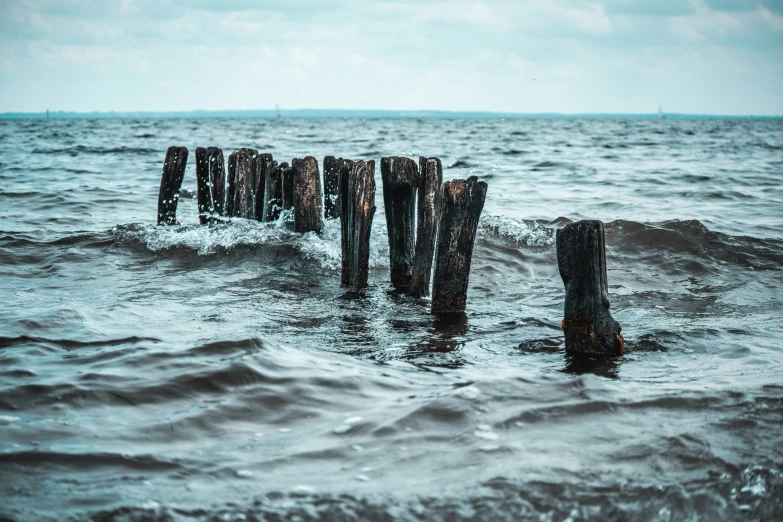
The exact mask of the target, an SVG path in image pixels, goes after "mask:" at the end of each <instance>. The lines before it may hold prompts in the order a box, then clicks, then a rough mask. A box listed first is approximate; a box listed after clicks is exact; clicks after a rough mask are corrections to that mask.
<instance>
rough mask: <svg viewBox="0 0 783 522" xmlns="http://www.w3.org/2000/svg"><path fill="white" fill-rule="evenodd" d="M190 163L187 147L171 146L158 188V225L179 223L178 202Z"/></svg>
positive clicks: (167, 152)
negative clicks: (186, 169) (186, 168)
mask: <svg viewBox="0 0 783 522" xmlns="http://www.w3.org/2000/svg"><path fill="white" fill-rule="evenodd" d="M187 163H188V149H187V148H186V147H169V148H168V150H167V151H166V159H165V160H164V161H163V173H162V174H161V177H160V189H159V190H158V225H178V224H179V221H177V202H178V201H179V189H180V187H182V179H183V178H184V177H185V166H186V165H187Z"/></svg>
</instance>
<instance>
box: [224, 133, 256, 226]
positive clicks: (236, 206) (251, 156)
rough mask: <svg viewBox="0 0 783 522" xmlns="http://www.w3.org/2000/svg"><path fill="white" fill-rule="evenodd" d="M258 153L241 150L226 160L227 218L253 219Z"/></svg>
mask: <svg viewBox="0 0 783 522" xmlns="http://www.w3.org/2000/svg"><path fill="white" fill-rule="evenodd" d="M257 156H258V151H257V150H255V149H246V148H242V149H239V150H238V151H235V152H232V153H231V155H230V156H229V158H228V182H229V183H228V196H229V199H230V200H231V205H230V207H229V210H230V213H229V217H241V218H246V219H254V218H255V202H254V199H253V193H254V192H255V186H256V179H255V178H256V166H255V160H256V157H257Z"/></svg>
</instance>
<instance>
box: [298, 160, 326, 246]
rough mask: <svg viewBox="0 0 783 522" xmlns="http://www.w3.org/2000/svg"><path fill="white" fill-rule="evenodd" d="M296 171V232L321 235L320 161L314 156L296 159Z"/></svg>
mask: <svg viewBox="0 0 783 522" xmlns="http://www.w3.org/2000/svg"><path fill="white" fill-rule="evenodd" d="M292 167H293V170H294V176H293V178H294V179H293V184H294V190H293V192H294V198H293V199H294V232H301V233H305V232H315V233H317V234H320V233H321V230H322V229H323V220H322V219H321V212H322V209H323V195H322V194H321V176H320V173H319V172H318V160H316V159H315V158H314V157H312V156H306V157H304V158H301V159H300V158H296V159H294V160H293V162H292Z"/></svg>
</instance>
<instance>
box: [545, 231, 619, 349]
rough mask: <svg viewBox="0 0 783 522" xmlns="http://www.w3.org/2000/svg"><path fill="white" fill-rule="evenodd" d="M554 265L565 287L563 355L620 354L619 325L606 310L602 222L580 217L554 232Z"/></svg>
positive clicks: (607, 306) (607, 292) (607, 299)
mask: <svg viewBox="0 0 783 522" xmlns="http://www.w3.org/2000/svg"><path fill="white" fill-rule="evenodd" d="M557 266H558V268H559V270H560V277H562V279H563V285H564V286H565V294H566V295H565V306H564V319H563V322H562V329H563V333H564V334H565V345H566V355H568V356H570V357H606V356H618V355H623V353H624V351H625V342H624V340H623V337H622V335H621V334H620V332H621V331H622V328H621V326H620V324H619V323H618V322H617V321H615V320H614V318H613V317H612V314H611V313H610V312H609V284H608V282H607V277H606V245H605V244H604V224H603V223H602V222H600V221H590V220H583V221H578V222H576V223H571V224H569V225H566V226H564V227H563V228H561V229H559V230H558V231H557Z"/></svg>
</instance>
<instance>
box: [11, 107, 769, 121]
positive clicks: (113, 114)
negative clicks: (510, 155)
mask: <svg viewBox="0 0 783 522" xmlns="http://www.w3.org/2000/svg"><path fill="white" fill-rule="evenodd" d="M47 116H48V117H49V118H50V119H52V118H57V119H79V118H144V117H153V118H154V117H158V118H176V117H189V118H220V117H240V118H241V117H258V118H277V117H291V118H340V117H342V118H347V117H351V118H358V117H369V118H373V117H377V118H383V117H387V118H388V117H392V118H394V117H397V118H426V117H435V118H438V117H439V118H449V117H452V118H459V117H462V118H629V119H630V118H635V119H660V118H661V114H659V113H658V112H654V113H612V112H584V113H565V112H497V111H453V110H429V109H414V110H395V109H312V108H305V109H287V110H283V111H281V110H277V109H214V110H206V109H193V110H176V111H154V110H141V111H91V112H83V111H65V110H54V111H52V110H49V109H46V110H44V111H41V112H10V111H9V112H2V113H0V119H42V118H43V119H46V118H47ZM663 117H664V118H673V119H689V118H690V119H781V118H783V115H759V114H700V113H663Z"/></svg>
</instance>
